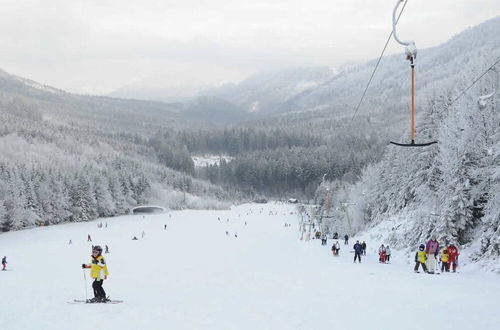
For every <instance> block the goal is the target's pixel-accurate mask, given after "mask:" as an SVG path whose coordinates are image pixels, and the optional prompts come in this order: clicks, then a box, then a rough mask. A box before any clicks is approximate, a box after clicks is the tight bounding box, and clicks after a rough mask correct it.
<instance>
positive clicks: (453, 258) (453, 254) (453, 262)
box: [447, 244, 459, 273]
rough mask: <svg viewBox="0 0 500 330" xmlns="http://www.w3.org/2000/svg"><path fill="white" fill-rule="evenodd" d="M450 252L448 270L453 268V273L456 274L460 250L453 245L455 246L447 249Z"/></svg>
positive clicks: (451, 245)
mask: <svg viewBox="0 0 500 330" xmlns="http://www.w3.org/2000/svg"><path fill="white" fill-rule="evenodd" d="M447 250H448V254H449V265H448V269H449V268H452V269H453V272H454V273H455V272H456V271H457V263H458V255H459V253H458V248H457V247H456V246H455V245H453V244H450V245H449V246H448V248H447Z"/></svg>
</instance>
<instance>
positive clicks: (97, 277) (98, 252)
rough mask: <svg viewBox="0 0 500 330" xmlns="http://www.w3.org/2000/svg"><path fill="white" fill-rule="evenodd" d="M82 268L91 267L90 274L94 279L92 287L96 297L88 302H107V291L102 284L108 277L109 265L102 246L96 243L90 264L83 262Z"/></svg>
mask: <svg viewBox="0 0 500 330" xmlns="http://www.w3.org/2000/svg"><path fill="white" fill-rule="evenodd" d="M82 268H84V269H85V268H90V276H91V277H92V278H93V279H94V282H93V283H92V289H94V298H92V299H89V301H88V302H91V303H95V302H106V301H108V299H107V298H106V292H105V291H104V289H103V287H102V284H103V282H104V280H105V279H107V278H108V275H109V273H108V266H107V265H106V261H105V260H104V257H103V256H102V248H101V247H100V246H99V245H96V246H94V247H93V248H92V258H91V260H90V264H82Z"/></svg>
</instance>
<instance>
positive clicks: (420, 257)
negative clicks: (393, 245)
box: [414, 244, 427, 273]
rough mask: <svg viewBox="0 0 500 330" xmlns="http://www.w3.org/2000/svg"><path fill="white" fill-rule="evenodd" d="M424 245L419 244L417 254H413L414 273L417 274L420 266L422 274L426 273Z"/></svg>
mask: <svg viewBox="0 0 500 330" xmlns="http://www.w3.org/2000/svg"><path fill="white" fill-rule="evenodd" d="M424 250H425V245H423V244H420V247H419V248H418V251H417V253H415V269H414V270H415V273H419V271H418V268H419V267H420V265H422V268H423V269H424V272H426V273H427V267H426V266H425V262H426V261H427V257H426V255H425V251H424Z"/></svg>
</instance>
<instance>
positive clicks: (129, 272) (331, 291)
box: [0, 204, 500, 330]
mask: <svg viewBox="0 0 500 330" xmlns="http://www.w3.org/2000/svg"><path fill="white" fill-rule="evenodd" d="M270 212H273V213H272V214H270ZM218 217H220V221H218V219H217V218H218ZM228 219H229V221H228ZM245 221H246V223H247V224H246V225H245ZM99 222H102V223H103V224H104V225H103V228H97V223H99ZM106 223H107V225H108V227H107V228H106V227H105V224H106ZM285 223H290V224H292V226H290V227H285V226H284V224H285ZM165 224H167V229H166V230H165V229H164V225H165ZM297 224H298V219H297V215H296V214H295V209H294V207H293V206H290V205H278V204H266V205H262V204H249V205H242V206H238V207H234V208H233V209H232V210H228V211H176V212H170V213H164V214H155V215H145V216H143V215H130V216H123V217H117V218H112V219H99V220H98V221H94V222H89V223H71V224H64V225H58V226H51V227H45V228H37V229H31V230H24V231H19V232H9V233H5V234H1V235H0V255H1V256H4V255H6V256H7V261H8V262H9V264H8V269H9V270H8V271H6V272H0V294H1V295H0V324H1V329H6V330H21V329H38V330H41V329H50V330H58V329H61V330H62V329H64V330H67V329H71V330H78V329H85V330H87V329H93V330H98V329H106V330H113V329H115V330H124V329H217V330H220V329H252V330H254V329H259V330H262V329H273V330H277V329H287V330H289V329H315V330H317V329H328V330H331V329H398V330H399V329H425V328H429V329H430V328H432V329H454V330H457V329H472V328H474V329H482V330H484V329H499V325H500V313H498V297H499V296H500V278H499V277H498V276H496V275H492V274H483V273H481V272H479V271H477V270H476V271H470V272H469V271H467V270H462V271H461V272H460V273H457V274H441V275H428V274H424V273H420V274H415V273H413V270H412V268H413V264H410V263H409V260H408V259H407V257H405V256H403V254H402V253H401V254H398V252H397V251H393V255H392V260H393V261H392V263H391V264H379V263H378V261H377V255H376V253H375V248H378V246H379V245H380V243H383V242H369V241H367V244H368V255H367V256H366V257H364V258H363V259H362V263H361V264H359V263H356V264H355V263H353V261H352V260H353V254H352V253H350V250H352V244H353V243H354V241H353V240H352V239H351V240H350V242H349V245H348V246H345V245H343V242H341V251H340V256H339V257H333V256H332V254H331V252H330V247H331V244H332V240H329V241H328V245H327V246H321V244H320V240H311V241H308V242H306V241H301V240H299V237H300V235H299V233H298V225H297ZM143 231H144V237H142V233H143ZM226 231H228V232H229V235H226ZM236 233H237V237H235V234H236ZM88 234H90V235H91V236H92V239H93V242H92V243H91V242H87V235H88ZM133 236H137V238H138V240H136V241H134V240H131V238H132V237H133ZM70 239H71V240H72V244H71V245H69V244H68V243H69V240H70ZM92 244H100V245H102V246H104V245H108V246H109V249H110V253H109V254H104V256H105V258H106V260H107V264H108V267H109V271H110V276H109V278H108V280H106V281H105V285H104V288H105V290H106V292H107V294H108V295H109V296H110V297H111V298H112V299H123V300H124V301H125V302H124V303H122V304H114V305H106V304H76V305H75V304H68V303H67V302H68V301H72V300H73V299H84V298H85V296H86V292H85V291H86V290H87V291H88V293H87V294H88V295H89V296H90V294H91V281H90V279H89V273H88V270H86V281H84V271H83V270H82V269H81V264H82V263H88V262H89V261H90V250H91V245H92Z"/></svg>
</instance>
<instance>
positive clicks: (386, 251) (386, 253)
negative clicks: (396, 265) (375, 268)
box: [385, 245, 391, 262]
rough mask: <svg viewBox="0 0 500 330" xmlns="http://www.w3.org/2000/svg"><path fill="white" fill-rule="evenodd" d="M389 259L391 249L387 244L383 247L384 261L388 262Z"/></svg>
mask: <svg viewBox="0 0 500 330" xmlns="http://www.w3.org/2000/svg"><path fill="white" fill-rule="evenodd" d="M389 260H391V249H390V248H389V245H387V246H386V247H385V262H389Z"/></svg>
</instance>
